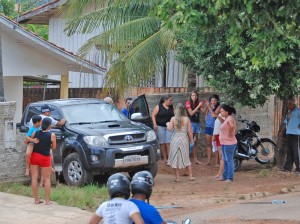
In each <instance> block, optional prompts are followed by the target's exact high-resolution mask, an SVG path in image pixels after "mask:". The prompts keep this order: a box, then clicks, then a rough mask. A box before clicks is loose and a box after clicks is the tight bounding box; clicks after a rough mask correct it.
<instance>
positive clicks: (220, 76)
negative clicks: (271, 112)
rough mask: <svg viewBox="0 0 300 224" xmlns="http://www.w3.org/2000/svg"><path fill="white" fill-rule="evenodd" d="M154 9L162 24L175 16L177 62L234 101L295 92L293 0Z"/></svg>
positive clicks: (217, 0)
mask: <svg viewBox="0 0 300 224" xmlns="http://www.w3.org/2000/svg"><path fill="white" fill-rule="evenodd" d="M170 8H172V10H170ZM158 9H159V10H158V12H157V14H158V16H160V18H161V19H162V20H164V23H168V22H169V17H171V16H173V15H175V14H178V13H180V15H181V17H180V19H179V20H177V21H176V25H173V28H175V31H176V33H177V37H178V45H177V46H178V48H177V49H178V55H179V56H178V59H179V60H180V61H182V62H183V63H184V64H185V65H187V66H188V67H189V68H191V69H192V70H193V71H195V72H196V73H197V74H198V75H202V76H203V77H205V79H206V80H208V82H209V84H210V85H212V86H213V87H215V88H216V89H217V90H219V91H221V92H224V93H227V94H228V95H229V96H230V97H231V98H232V99H233V100H234V101H235V102H239V103H241V104H242V105H249V106H252V107H255V106H256V105H257V104H263V103H264V102H265V101H266V99H267V98H268V96H269V95H270V94H277V95H278V96H279V97H281V98H287V97H289V96H292V95H295V94H298V92H299V88H298V85H299V80H300V70H299V64H300V63H299V56H300V50H299V49H300V42H299V34H300V33H299V32H300V26H299V21H300V15H299V13H300V2H299V1H292V0H290V1H278V0H269V1H254V0H243V1H233V0H214V1H208V0H190V1H185V2H181V1H180V2H179V1H175V0H164V1H162V3H161V4H160V5H159V6H158ZM173 24H174V23H173Z"/></svg>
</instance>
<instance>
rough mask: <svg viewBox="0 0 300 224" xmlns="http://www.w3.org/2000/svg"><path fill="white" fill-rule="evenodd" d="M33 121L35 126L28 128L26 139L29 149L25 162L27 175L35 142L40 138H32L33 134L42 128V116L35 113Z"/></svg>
mask: <svg viewBox="0 0 300 224" xmlns="http://www.w3.org/2000/svg"><path fill="white" fill-rule="evenodd" d="M32 122H33V126H32V127H31V128H30V129H29V130H28V132H27V134H26V139H25V144H27V149H26V153H25V163H26V170H25V175H26V176H28V175H29V166H30V157H31V154H32V151H33V146H34V144H37V143H39V140H38V139H37V138H31V136H32V134H33V133H34V132H35V131H38V130H40V129H41V122H42V117H41V116H39V115H34V116H33V117H32Z"/></svg>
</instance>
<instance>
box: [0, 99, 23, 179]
mask: <svg viewBox="0 0 300 224" xmlns="http://www.w3.org/2000/svg"><path fill="white" fill-rule="evenodd" d="M15 110H16V102H5V103H0V133H1V135H0V182H6V181H17V180H24V179H28V178H26V177H25V176H24V173H25V157H24V156H25V150H26V146H25V144H24V143H23V141H24V139H25V134H24V135H23V136H22V135H17V136H16V125H15V124H14V122H13V117H14V114H15Z"/></svg>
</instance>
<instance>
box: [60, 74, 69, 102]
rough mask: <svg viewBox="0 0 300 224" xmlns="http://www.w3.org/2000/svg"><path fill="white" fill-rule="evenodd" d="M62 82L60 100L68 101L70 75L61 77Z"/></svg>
mask: <svg viewBox="0 0 300 224" xmlns="http://www.w3.org/2000/svg"><path fill="white" fill-rule="evenodd" d="M60 80H61V81H60V99H67V98H69V75H61V78H60Z"/></svg>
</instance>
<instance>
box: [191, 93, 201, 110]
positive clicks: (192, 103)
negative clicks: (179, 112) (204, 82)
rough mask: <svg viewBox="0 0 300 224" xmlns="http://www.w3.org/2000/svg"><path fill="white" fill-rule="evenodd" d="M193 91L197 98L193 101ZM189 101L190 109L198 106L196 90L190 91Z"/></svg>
mask: <svg viewBox="0 0 300 224" xmlns="http://www.w3.org/2000/svg"><path fill="white" fill-rule="evenodd" d="M193 93H195V94H196V95H197V100H196V102H194V101H193V100H192V94H193ZM189 102H190V104H191V107H192V110H193V109H195V108H196V106H198V104H199V94H198V92H197V91H196V90H193V91H192V92H191V94H190V97H189Z"/></svg>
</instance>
